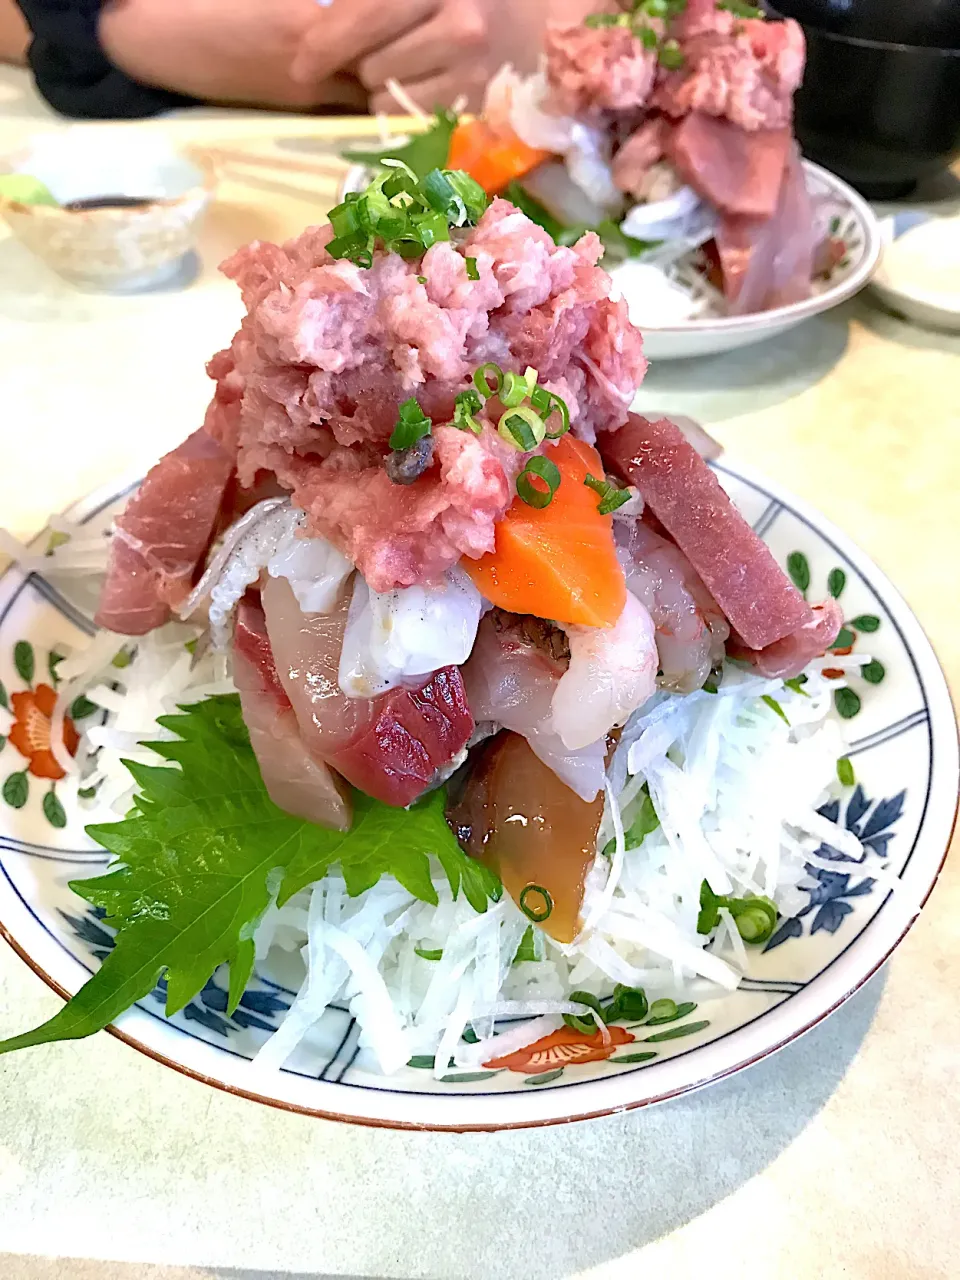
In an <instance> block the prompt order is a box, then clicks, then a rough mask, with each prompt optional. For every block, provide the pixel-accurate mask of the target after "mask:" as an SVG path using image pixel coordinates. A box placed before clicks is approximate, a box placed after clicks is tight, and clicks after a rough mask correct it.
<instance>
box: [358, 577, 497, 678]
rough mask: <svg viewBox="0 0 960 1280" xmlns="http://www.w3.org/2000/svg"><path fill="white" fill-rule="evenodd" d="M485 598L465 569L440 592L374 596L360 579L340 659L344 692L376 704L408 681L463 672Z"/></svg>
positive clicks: (421, 589) (435, 589)
mask: <svg viewBox="0 0 960 1280" xmlns="http://www.w3.org/2000/svg"><path fill="white" fill-rule="evenodd" d="M482 612H483V597H482V596H481V595H480V592H479V591H478V590H477V588H476V587H475V586H474V585H473V583H472V582H471V581H470V579H469V578H468V577H467V575H466V574H465V573H464V572H463V571H462V570H461V569H451V570H450V571H449V572H448V573H447V574H446V575H445V578H444V581H443V584H442V585H441V586H438V587H403V588H401V589H400V590H397V591H386V592H382V593H381V592H378V591H371V590H370V588H369V587H368V586H367V583H366V582H365V581H364V579H363V578H362V577H361V576H360V575H359V574H358V575H357V580H356V584H355V586H354V590H353V599H352V600H351V602H350V612H349V613H348V615H347V628H346V632H345V634H344V637H343V649H342V651H341V655H340V670H339V677H338V678H339V682H340V688H341V689H342V690H343V691H344V693H345V694H347V696H348V697H351V698H374V697H377V696H378V695H379V694H381V693H386V692H387V691H388V690H389V689H395V688H397V686H398V685H401V684H402V683H403V682H404V680H405V679H406V678H407V677H412V676H425V675H429V674H430V673H431V672H433V671H439V670H440V669H441V668H442V667H450V666H462V665H463V663H465V662H466V660H467V658H469V656H470V652H471V650H472V649H473V645H474V641H475V640H476V638H477V628H478V626H479V625H480V616H481V614H482Z"/></svg>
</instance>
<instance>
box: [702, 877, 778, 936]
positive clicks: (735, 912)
mask: <svg viewBox="0 0 960 1280" xmlns="http://www.w3.org/2000/svg"><path fill="white" fill-rule="evenodd" d="M722 907H724V908H726V910H727V911H729V912H730V914H731V916H733V919H734V923H735V924H736V926H737V932H738V933H739V934H740V937H741V938H742V939H743V940H744V942H752V943H762V942H767V941H768V940H769V938H770V937H771V936H772V935H773V931H774V929H775V928H776V927H777V916H778V914H779V912H778V911H777V907H776V904H775V903H773V902H771V901H770V899H769V898H759V897H757V898H753V897H749V898H725V897H722V896H720V895H719V894H716V893H714V892H713V890H712V889H711V888H710V886H709V885H708V884H707V882H706V880H704V881H703V883H702V884H701V886H700V914H699V915H698V916H697V932H698V933H703V934H707V933H712V932H713V930H714V929H715V928H716V927H717V925H718V923H719V921H720V909H721V908H722Z"/></svg>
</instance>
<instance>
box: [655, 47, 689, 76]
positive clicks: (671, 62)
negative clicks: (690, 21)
mask: <svg viewBox="0 0 960 1280" xmlns="http://www.w3.org/2000/svg"><path fill="white" fill-rule="evenodd" d="M657 57H658V59H659V61H660V65H661V66H662V67H666V68H667V70H668V71H678V70H679V69H680V67H682V66H683V64H684V61H685V59H684V56H683V50H682V49H681V48H680V46H679V45H678V44H677V42H676V40H667V41H666V43H665V44H662V45H661V46H660V52H659V53H658V55H657Z"/></svg>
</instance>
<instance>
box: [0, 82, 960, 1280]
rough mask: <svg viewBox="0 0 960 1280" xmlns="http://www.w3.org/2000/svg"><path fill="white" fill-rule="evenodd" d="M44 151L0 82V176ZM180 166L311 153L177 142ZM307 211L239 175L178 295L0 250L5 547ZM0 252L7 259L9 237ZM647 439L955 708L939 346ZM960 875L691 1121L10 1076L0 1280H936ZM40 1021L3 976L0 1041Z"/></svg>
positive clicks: (958, 638) (724, 402) (214, 117)
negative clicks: (408, 1107)
mask: <svg viewBox="0 0 960 1280" xmlns="http://www.w3.org/2000/svg"><path fill="white" fill-rule="evenodd" d="M49 125H50V121H49V118H47V119H44V111H43V109H42V107H40V106H39V105H38V104H37V102H36V100H35V98H33V97H32V96H31V93H30V90H29V87H28V82H27V80H26V78H25V77H24V76H22V75H20V74H18V73H8V74H7V75H5V76H3V75H0V149H2V148H4V147H6V146H11V145H14V144H15V143H16V142H17V141H18V140H19V139H20V138H22V137H23V136H24V134H25V133H26V131H27V130H28V129H32V128H36V127H46V126H49ZM144 127H148V128H162V129H166V130H169V131H170V132H171V133H173V134H174V135H175V136H177V137H179V138H180V139H181V140H182V141H184V142H200V143H202V144H204V145H216V144H218V143H219V145H226V142H225V140H227V141H228V142H229V145H230V146H231V147H235V146H245V147H246V146H255V147H260V148H268V149H272V148H274V147H275V146H276V143H275V141H274V140H275V139H276V138H283V139H286V140H287V141H286V143H285V144H284V146H285V148H286V150H287V153H288V154H289V153H291V152H296V151H297V150H298V149H300V150H302V149H303V148H304V147H309V146H310V145H311V143H310V142H309V139H310V138H316V137H317V136H318V135H319V134H320V133H321V132H322V131H323V130H327V132H328V133H329V130H330V128H331V125H330V123H329V122H323V123H318V122H317V121H305V120H289V119H287V118H284V117H270V116H263V115H254V114H248V115H225V114H224V113H200V114H198V115H194V116H188V117H182V118H178V119H171V120H169V121H164V122H162V123H153V124H150V125H148V126H144ZM332 198H333V188H332V186H331V183H330V182H329V181H326V182H325V181H324V180H319V181H316V182H311V181H308V180H306V179H304V178H303V177H302V175H301V176H297V177H292V176H290V175H287V176H284V177H281V176H280V175H267V174H265V173H259V174H256V175H255V174H253V173H252V171H251V172H249V173H248V174H247V176H246V177H244V176H243V171H241V170H239V169H236V168H233V169H230V170H228V171H227V172H226V173H225V175H224V182H223V185H222V187H221V190H220V197H219V199H218V202H217V204H216V206H215V208H214V210H213V213H212V216H211V218H210V221H209V223H208V226H207V229H206V231H205V233H204V238H203V241H202V244H201V255H202V260H203V267H202V271H201V272H200V274H199V276H198V278H197V279H196V280H195V282H194V283H193V284H191V285H190V287H189V288H186V289H182V290H179V291H171V292H166V293H156V294H152V295H145V296H141V297H138V298H126V299H120V298H104V297H95V296H93V295H88V294H80V293H76V292H74V291H73V290H71V289H69V288H68V287H67V286H65V285H63V284H61V283H60V282H58V281H57V279H56V278H55V277H53V276H51V275H49V274H48V273H47V272H46V271H45V270H44V269H43V268H42V267H41V266H40V265H39V264H37V263H36V262H35V261H33V260H32V259H31V258H30V257H29V256H28V255H27V254H26V253H25V252H24V251H23V250H22V249H21V248H20V246H19V245H16V244H14V243H12V242H11V241H10V240H9V239H0V441H2V445H3V465H2V466H0V522H2V523H4V524H6V525H7V526H8V527H10V528H12V529H13V530H14V532H16V533H18V534H21V535H27V534H30V533H31V532H33V531H34V530H36V529H37V528H38V527H39V526H40V525H41V523H42V521H43V519H44V517H45V516H46V514H47V513H48V511H50V510H55V509H57V508H59V507H62V506H63V505H65V504H66V503H68V502H69V501H70V500H72V499H73V498H75V497H77V496H79V495H80V494H81V493H83V492H84V491H85V490H88V489H90V488H92V487H94V486H96V485H98V484H100V483H102V482H104V481H106V480H109V479H111V478H112V477H113V476H115V475H117V474H119V473H121V472H123V471H126V470H127V469H129V468H130V467H131V466H142V465H145V464H147V463H149V462H150V461H152V460H153V459H154V458H155V457H156V455H157V454H158V453H160V452H162V451H163V450H164V449H166V448H167V447H169V446H170V445H172V444H173V443H175V442H177V441H179V440H180V439H181V438H182V436H183V435H184V434H185V433H186V432H187V431H188V430H190V429H191V428H192V427H193V426H194V425H195V424H196V423H197V422H199V420H200V416H201V414H202V412H203V408H204V403H205V400H206V397H207V395H208V394H209V385H208V383H207V381H206V379H205V377H204V373H203V362H204V360H205V358H206V357H207V356H208V355H209V354H210V353H211V352H212V351H214V350H215V349H216V348H217V347H218V346H220V345H221V344H222V343H223V342H225V341H226V340H227V339H228V338H229V336H230V334H231V332H232V329H233V326H234V325H235V322H236V319H237V316H238V314H239V306H238V302H237V299H236V297H235V294H234V291H233V288H232V286H230V285H229V284H228V283H227V282H226V281H221V280H219V279H218V277H217V275H216V272H215V266H216V263H217V261H218V260H219V259H220V258H221V257H222V256H224V255H225V254H226V253H227V252H228V251H229V250H230V249H231V248H232V247H233V246H235V245H236V244H237V243H239V242H241V241H242V240H245V239H249V238H252V237H253V236H264V237H278V236H285V235H287V234H290V233H293V232H295V231H297V230H298V229H299V228H300V227H301V226H303V225H304V224H305V223H307V222H308V221H311V220H317V219H319V218H320V217H321V215H322V212H323V210H324V208H325V207H326V206H327V204H329V202H330V201H331V199H332ZM0 234H2V233H0ZM643 394H644V403H645V404H646V405H647V406H649V407H650V408H662V409H671V408H672V409H674V410H675V411H678V412H688V413H692V414H694V415H696V416H698V417H699V418H701V420H703V421H704V422H705V423H707V424H708V425H709V426H710V428H711V430H713V431H714V432H715V434H716V435H717V437H718V438H719V439H720V440H721V441H722V443H723V444H724V446H725V447H726V448H727V449H728V450H729V451H730V453H731V454H733V455H735V456H736V457H738V458H741V459H745V460H748V461H749V462H750V463H752V464H753V465H754V466H756V467H758V468H759V469H761V470H763V471H765V472H767V473H768V474H769V475H770V476H772V477H773V478H774V479H776V480H778V481H781V482H783V483H785V484H787V485H789V486H790V487H792V488H793V489H794V490H795V491H796V492H798V493H800V494H801V495H802V496H803V497H805V498H807V499H809V500H810V501H812V502H814V503H816V504H817V505H818V506H819V507H820V508H821V509H822V510H823V511H824V512H825V513H826V514H827V515H828V516H829V517H830V518H831V519H832V520H834V521H836V523H837V524H839V525H840V526H841V527H843V528H844V529H846V530H847V531H848V532H849V533H851V534H852V535H853V536H854V537H855V538H856V539H857V541H858V542H859V543H860V544H861V546H863V547H864V548H865V549H866V551H868V552H869V553H870V554H871V555H872V556H873V557H874V558H875V559H876V560H877V561H878V562H879V564H880V565H881V566H882V567H883V568H884V569H885V570H886V571H887V572H888V573H889V574H890V575H891V577H892V578H893V579H894V581H895V582H896V583H897V584H898V585H899V586H900V587H901V589H902V590H903V592H904V593H905V595H906V596H907V598H908V600H909V601H910V603H911V604H912V605H913V607H914V609H915V610H916V612H917V613H918V615H919V617H920V619H921V621H922V622H923V624H924V626H925V627H926V629H927V632H928V634H929V635H930V637H931V639H932V640H933V643H934V645H935V646H936V648H937V650H938V652H939V654H940V657H941V660H942V662H943V664H944V666H945V668H946V670H947V673H948V676H949V678H950V679H951V681H952V683H953V686H954V689H957V688H960V606H958V597H957V554H958V551H957V548H958V545H960V499H958V495H960V407H958V406H960V338H949V337H945V336H942V335H935V334H932V333H924V332H922V331H920V330H917V329H912V328H910V327H908V326H907V325H905V324H903V323H901V322H900V321H898V320H895V319H894V318H892V317H890V316H887V315H885V314H884V313H882V312H880V311H878V310H877V309H875V308H874V307H873V305H872V304H871V303H870V301H869V299H867V298H860V299H858V300H856V301H855V302H854V303H852V304H850V305H848V306H847V307H845V308H843V309H841V310H840V311H838V312H835V313H833V314H831V315H829V316H826V317H823V318H820V319H818V320H815V321H812V322H810V323H808V324H807V325H805V326H804V327H802V328H800V329H798V330H796V331H795V332H794V333H792V334H789V335H787V337H785V338H783V339H781V340H780V341H779V342H777V343H775V344H770V345H765V346H758V347H755V348H752V349H748V350H746V351H743V352H740V353H737V354H736V355H734V356H729V357H724V358H721V359H716V360H705V361H701V362H699V363H697V364H695V365H693V366H690V367H688V366H686V365H664V366H662V367H660V368H655V369H653V370H651V373H650V375H649V377H648V380H647V383H646V384H645V388H644V392H643ZM958 992H960V859H957V858H954V859H952V860H948V862H947V866H946V869H945V871H944V873H943V876H942V877H941V881H940V884H939V886H938V888H937V890H936V892H935V893H934V895H933V897H932V899H931V901H930V903H929V905H928V907H927V909H926V911H925V912H924V914H923V916H922V917H921V919H920V921H919V923H918V924H917V925H916V927H915V928H914V929H913V931H912V932H911V934H910V935H909V936H908V938H907V939H906V941H905V942H904V943H903V945H902V947H901V948H900V949H899V951H898V952H897V953H896V955H895V957H894V958H893V960H892V961H891V962H890V964H889V965H888V966H887V967H886V969H885V970H884V971H882V972H881V974H880V975H878V977H876V978H875V979H874V980H873V981H872V982H871V983H870V984H869V985H868V986H867V987H866V988H865V989H864V990H863V991H862V992H861V993H860V994H859V995H858V996H857V997H856V998H855V999H853V1000H851V1001H850V1002H849V1003H848V1004H847V1005H846V1006H844V1007H843V1008H842V1009H841V1010H840V1011H839V1012H838V1013H837V1014H835V1015H834V1016H833V1017H832V1018H830V1019H828V1021H827V1022H826V1023H825V1024H823V1025H822V1026H820V1027H819V1028H817V1029H816V1030H815V1031H813V1032H811V1033H810V1034H809V1035H808V1036H807V1037H805V1038H804V1039H803V1040H801V1041H800V1042H798V1043H795V1044H793V1045H791V1046H789V1047H788V1048H787V1049H785V1050H784V1051H783V1052H782V1053H780V1054H779V1055H777V1056H776V1057H775V1058H773V1059H771V1060H767V1061H765V1062H763V1063H761V1064H760V1065H758V1066H757V1067H754V1068H753V1069H751V1070H750V1071H747V1072H745V1073H742V1074H741V1075H739V1076H737V1077H735V1078H733V1079H731V1080H728V1081H726V1082H724V1083H722V1084H720V1085H717V1086H715V1087H713V1088H711V1089H709V1090H707V1091H705V1092H703V1093H701V1094H698V1095H692V1096H689V1097H686V1098H682V1099H679V1100H677V1101H675V1102H673V1103H670V1104H666V1105H663V1106H660V1107H656V1108H651V1109H647V1110H645V1111H642V1112H637V1113H633V1114H629V1115H623V1116H619V1117H611V1118H609V1119H606V1120H602V1121H596V1122H593V1123H589V1124H580V1125H573V1126H567V1127H562V1128H555V1129H548V1130H543V1131H539V1132H537V1131H533V1132H515V1133H505V1134H500V1135H487V1136H484V1135H463V1136H458V1135H452V1134H450V1135H444V1134H410V1133H399V1132H388V1131H376V1130H370V1129H359V1128H351V1127H348V1126H338V1125H335V1124H332V1123H327V1122H324V1121H319V1120H312V1119H307V1118H304V1117H299V1116H295V1115H288V1114H284V1113H281V1112H275V1111H272V1110H270V1109H268V1108H266V1107H262V1106H258V1105H257V1104H255V1103H251V1102H246V1101H243V1100H241V1099H238V1098H234V1097H230V1096H228V1095H225V1094H222V1093H218V1092H216V1091H214V1090H212V1089H209V1088H207V1087H205V1086H203V1085H201V1084H199V1083H196V1082H194V1081H192V1080H189V1079H185V1078H183V1077H180V1076H178V1075H176V1074H174V1073H172V1072H169V1071H167V1070H165V1069H164V1068H163V1067H160V1066H158V1065H156V1064H155V1063H153V1062H151V1061H149V1060H147V1059H146V1058H143V1057H141V1056H139V1055H138V1054H136V1053H134V1052H133V1051H132V1050H130V1049H128V1048H127V1047H126V1046H124V1045H122V1044H120V1043H118V1042H117V1041H115V1040H112V1039H110V1038H109V1037H107V1036H105V1035H101V1036H98V1037H96V1038H95V1039H93V1040H90V1041H84V1042H80V1043H77V1044H68V1045H51V1046H49V1047H45V1048H42V1049H37V1050H33V1051H31V1052H30V1053H25V1054H22V1055H15V1056H12V1057H8V1058H3V1059H0V1278H2V1280H51V1278H53V1277H64V1280H197V1278H198V1277H220V1278H222V1280H227V1278H228V1277H230V1278H236V1280H254V1278H255V1277H259V1278H263V1277H281V1276H282V1277H288V1276H300V1277H306V1276H315V1277H319V1276H341V1277H342V1276H389V1277H410V1278H412V1277H440V1278H442V1280H448V1278H449V1280H454V1278H456V1280H459V1278H460V1277H469V1278H471V1280H472V1278H474V1277H476V1278H483V1280H500V1277H504V1278H512V1277H518V1278H519V1277H524V1278H539V1277H545V1278H546V1277H560V1276H578V1277H581V1280H587V1278H589V1280H600V1278H601V1277H603V1278H606V1277H613V1276H618V1277H619V1276H643V1275H658V1276H659V1275H667V1276H670V1277H678V1278H679V1280H683V1278H685V1277H688V1276H689V1277H693V1276H698V1277H699V1276H707V1277H710V1280H740V1278H741V1277H744V1276H749V1277H751V1280H752V1278H755V1277H765V1278H768V1280H832V1278H833V1277H838V1278H839V1277H843V1278H844V1280H954V1278H955V1277H957V1276H960V1173H958V1162H957V1153H958V1151H960V1104H958V1101H957V1098H958V1094H960V998H958V994H957V993H958ZM56 1006H57V999H56V997H55V996H53V995H52V994H51V993H50V992H49V991H47V990H46V989H45V988H44V987H43V985H42V984H41V983H40V981H39V980H38V979H36V978H35V977H34V976H33V975H32V974H31V973H30V972H29V971H28V970H27V969H26V968H25V966H23V965H22V964H21V963H20V961H19V960H17V958H16V957H15V956H14V955H13V953H12V952H10V951H9V950H7V949H0V1028H4V1029H6V1028H11V1027H22V1026H26V1025H33V1024H35V1023H37V1022H39V1021H41V1020H42V1019H43V1018H44V1017H47V1016H49V1015H50V1014H51V1013H52V1012H53V1010H54V1009H55V1008H56Z"/></svg>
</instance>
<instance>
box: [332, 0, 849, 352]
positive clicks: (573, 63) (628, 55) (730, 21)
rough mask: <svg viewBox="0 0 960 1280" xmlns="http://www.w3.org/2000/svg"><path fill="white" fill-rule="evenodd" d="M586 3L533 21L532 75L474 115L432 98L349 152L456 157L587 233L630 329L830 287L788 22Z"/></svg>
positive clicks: (499, 79)
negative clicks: (415, 130)
mask: <svg viewBox="0 0 960 1280" xmlns="http://www.w3.org/2000/svg"><path fill="white" fill-rule="evenodd" d="M598 9H600V10H601V11H600V12H597V13H593V14H590V15H588V16H587V17H586V18H585V19H584V20H583V21H582V22H579V23H576V24H573V25H570V24H567V25H558V24H551V25H549V26H548V27H547V30H546V34H545V40H544V48H543V53H542V56H541V59H540V68H539V70H538V71H537V72H536V73H535V74H533V75H528V76H522V75H520V74H518V73H517V72H516V71H515V70H514V69H513V68H512V67H511V66H509V65H507V66H504V67H503V68H501V70H500V71H499V72H498V73H497V75H496V76H494V78H493V80H492V81H491V82H490V85H489V88H488V91H487V93H486V97H485V101H484V105H483V111H482V114H481V116H480V117H478V118H476V119H472V120H458V119H457V118H456V116H455V115H453V114H452V113H451V112H449V111H441V112H438V113H437V116H436V119H435V120H434V121H433V122H432V123H431V124H430V125H429V127H427V128H426V131H425V132H424V133H422V134H419V135H418V136H416V137H415V138H413V139H411V140H410V141H409V142H408V143H407V145H405V146H398V145H397V142H396V141H393V142H386V143H385V145H384V147H383V148H382V149H381V150H379V151H373V152H371V151H365V152H364V151H361V152H356V151H353V152H347V153H346V154H347V158H349V159H352V160H356V161H359V162H362V163H363V164H365V165H366V166H368V167H371V168H375V167H376V166H378V165H380V164H383V163H385V162H386V163H396V162H397V160H402V161H403V162H404V163H406V164H408V165H409V166H410V167H411V168H412V170H413V171H414V172H416V173H417V174H418V176H421V177H422V176H423V174H424V173H425V172H426V169H425V168H423V165H424V164H426V165H427V166H428V167H430V168H432V167H435V166H436V167H441V168H443V167H450V168H455V169H463V170H465V171H466V172H468V173H469V174H470V175H471V176H472V177H474V178H475V179H476V180H477V181H478V182H479V183H480V185H481V186H483V188H484V189H485V191H486V192H487V193H488V194H491V195H493V194H499V195H503V196H505V197H506V198H507V199H509V200H511V201H512V202H513V203H514V204H516V205H517V206H518V207H519V208H521V209H522V210H523V211H524V212H525V213H526V214H527V215H528V216H529V217H531V218H532V219H533V220H534V221H536V222H538V223H539V224H540V225H541V226H543V227H544V228H545V229H546V230H548V231H549V232H550V234H551V235H552V236H553V237H554V239H555V240H556V241H557V243H558V244H574V243H575V242H576V241H577V240H578V239H579V238H580V236H581V235H582V234H583V232H584V231H586V230H587V229H592V230H594V231H596V233H597V234H598V235H599V236H600V239H601V241H602V243H603V246H604V252H605V260H604V266H605V267H606V268H607V269H608V270H611V271H613V273H614V279H615V280H616V282H617V287H618V288H619V289H621V290H622V291H623V293H624V295H625V296H626V298H627V300H628V305H629V307H630V312H631V318H632V319H633V320H634V322H635V323H636V324H639V325H640V326H641V327H649V328H658V329H659V328H673V327H676V326H681V327H682V326H685V325H687V324H690V323H693V322H697V321H700V322H707V321H711V322H715V321H716V320H717V319H718V318H723V317H743V316H748V315H750V316H755V315H757V314H758V313H763V312H768V311H771V310H779V309H781V308H784V307H789V306H791V305H793V304H796V303H800V302H803V301H805V300H807V299H810V298H812V297H814V296H815V295H820V294H822V293H824V292H826V291H828V290H830V289H832V287H833V286H834V283H835V275H836V273H837V269H838V268H839V267H840V266H841V264H843V265H847V263H848V259H849V255H850V252H851V245H850V244H848V243H847V241H846V237H848V235H849V236H851V237H852V236H853V232H852V231H849V232H848V230H847V224H848V223H849V216H850V212H851V206H850V205H848V204H847V203H846V202H845V201H844V200H843V199H842V198H841V184H838V183H836V180H833V179H831V181H830V183H829V184H828V185H823V184H821V182H820V181H819V179H818V178H817V177H816V176H815V175H814V171H813V170H812V169H811V170H809V171H808V172H805V170H804V167H803V165H802V163H801V160H800V151H799V147H798V145H797V142H796V140H795V137H794V133H793V109H794V107H793V103H794V95H795V94H796V91H797V89H798V88H799V86H800V84H801V81H802V78H803V72H804V65H805V61H806V48H805V41H804V35H803V31H802V28H801V27H800V26H799V25H798V24H797V23H796V22H794V21H793V20H791V19H787V20H768V19H767V18H766V17H765V15H764V12H763V10H762V9H760V8H758V7H756V6H754V5H751V4H746V3H743V2H742V0H630V2H629V3H627V2H626V0H624V2H623V3H621V4H620V5H619V6H617V5H612V4H611V5H607V6H598ZM394 88H395V93H396V95H397V97H398V99H399V101H400V102H401V104H406V106H407V107H408V108H409V109H411V110H413V111H416V110H417V108H416V104H415V103H412V102H410V100H409V98H408V97H407V95H406V94H405V93H404V91H403V87H402V86H394ZM420 114H421V116H422V112H421V113H420ZM424 123H426V122H424ZM851 194H852V193H851ZM854 200H855V197H854ZM867 216H869V215H867ZM861 283H862V281H861Z"/></svg>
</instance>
